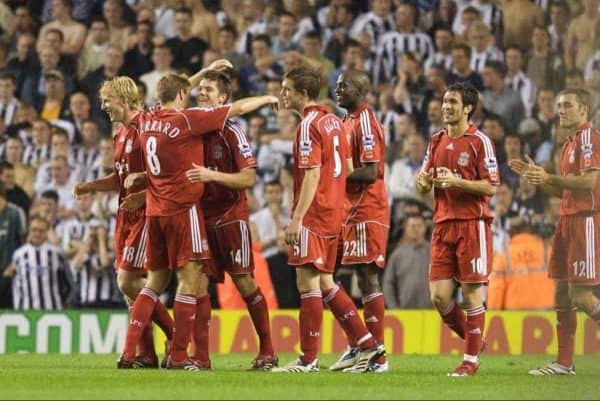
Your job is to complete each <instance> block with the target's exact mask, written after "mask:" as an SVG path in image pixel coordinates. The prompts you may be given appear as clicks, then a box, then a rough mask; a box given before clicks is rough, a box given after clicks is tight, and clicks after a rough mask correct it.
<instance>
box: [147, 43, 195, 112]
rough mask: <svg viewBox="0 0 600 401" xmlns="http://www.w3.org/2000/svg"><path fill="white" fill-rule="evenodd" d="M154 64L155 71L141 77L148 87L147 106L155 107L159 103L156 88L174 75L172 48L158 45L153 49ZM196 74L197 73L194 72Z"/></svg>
mask: <svg viewBox="0 0 600 401" xmlns="http://www.w3.org/2000/svg"><path fill="white" fill-rule="evenodd" d="M152 63H153V64H154V69H153V70H152V71H150V72H147V73H145V74H143V75H142V76H140V81H142V82H143V83H144V84H145V85H146V89H147V93H146V99H145V100H146V105H147V106H154V105H155V104H156V103H157V102H158V95H157V93H156V87H157V84H158V81H159V80H160V79H161V78H162V77H164V76H166V75H167V74H171V73H174V72H175V71H174V70H173V69H172V68H171V65H172V64H173V54H172V53H171V48H170V47H169V46H167V45H157V46H154V48H153V49H152ZM194 72H196V71H194Z"/></svg>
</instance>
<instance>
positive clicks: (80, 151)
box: [72, 119, 100, 173]
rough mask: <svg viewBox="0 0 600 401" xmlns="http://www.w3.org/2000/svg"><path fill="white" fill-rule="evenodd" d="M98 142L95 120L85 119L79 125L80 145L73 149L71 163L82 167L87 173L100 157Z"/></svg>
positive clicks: (97, 129)
mask: <svg viewBox="0 0 600 401" xmlns="http://www.w3.org/2000/svg"><path fill="white" fill-rule="evenodd" d="M99 140H100V126H99V125H98V123H97V122H96V121H95V120H92V119H87V120H84V121H83V122H82V124H81V144H79V145H76V146H74V147H73V150H72V154H73V163H74V164H77V165H80V166H82V169H83V171H85V172H86V173H87V171H88V170H89V169H90V168H92V166H93V165H94V164H96V162H97V160H98V157H99V155H100V150H99V148H98V142H99Z"/></svg>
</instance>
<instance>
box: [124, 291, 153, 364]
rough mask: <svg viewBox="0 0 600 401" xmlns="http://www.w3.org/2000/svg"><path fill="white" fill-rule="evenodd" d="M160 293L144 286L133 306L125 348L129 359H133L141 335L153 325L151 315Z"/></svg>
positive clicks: (125, 354)
mask: <svg viewBox="0 0 600 401" xmlns="http://www.w3.org/2000/svg"><path fill="white" fill-rule="evenodd" d="M157 299H158V295H157V294H156V293H155V292H154V291H152V290H151V289H150V288H145V287H144V288H142V290H141V291H140V293H139V294H138V296H137V297H136V298H135V302H134V303H133V306H132V308H131V317H130V319H129V326H128V327H127V336H126V337H125V348H124V349H123V356H124V358H125V359H127V360H133V358H134V357H135V350H136V348H137V346H138V344H139V343H140V337H141V336H142V332H143V331H144V329H145V328H146V327H147V326H149V325H151V322H150V317H151V316H152V311H153V310H154V305H155V304H156V300H157Z"/></svg>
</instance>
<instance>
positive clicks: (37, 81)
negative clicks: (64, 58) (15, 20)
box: [20, 46, 72, 105]
mask: <svg viewBox="0 0 600 401" xmlns="http://www.w3.org/2000/svg"><path fill="white" fill-rule="evenodd" d="M39 55H40V63H41V67H40V68H36V69H33V70H32V71H30V72H28V73H27V75H26V77H25V80H24V81H23V87H22V89H21V97H20V100H21V101H22V102H23V103H27V104H30V105H39V104H40V103H41V98H42V96H43V95H44V90H45V86H44V80H45V74H46V71H50V70H56V69H58V62H59V60H60V54H59V53H58V51H57V50H55V49H53V48H52V47H50V46H43V47H42V48H41V49H40V50H39ZM71 87H72V86H71Z"/></svg>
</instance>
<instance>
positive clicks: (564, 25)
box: [548, 1, 571, 57]
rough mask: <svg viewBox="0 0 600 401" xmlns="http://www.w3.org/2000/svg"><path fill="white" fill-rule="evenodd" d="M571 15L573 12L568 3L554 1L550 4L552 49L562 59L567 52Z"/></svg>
mask: <svg viewBox="0 0 600 401" xmlns="http://www.w3.org/2000/svg"><path fill="white" fill-rule="evenodd" d="M570 15H571V10H570V8H569V5H568V4H567V2H566V1H553V2H552V3H551V4H550V25H548V33H549V34H550V47H551V48H552V51H553V52H555V53H556V54H559V55H560V56H561V57H562V55H563V54H564V51H565V42H566V40H567V30H568V29H569V21H570V19H571V16H570Z"/></svg>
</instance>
